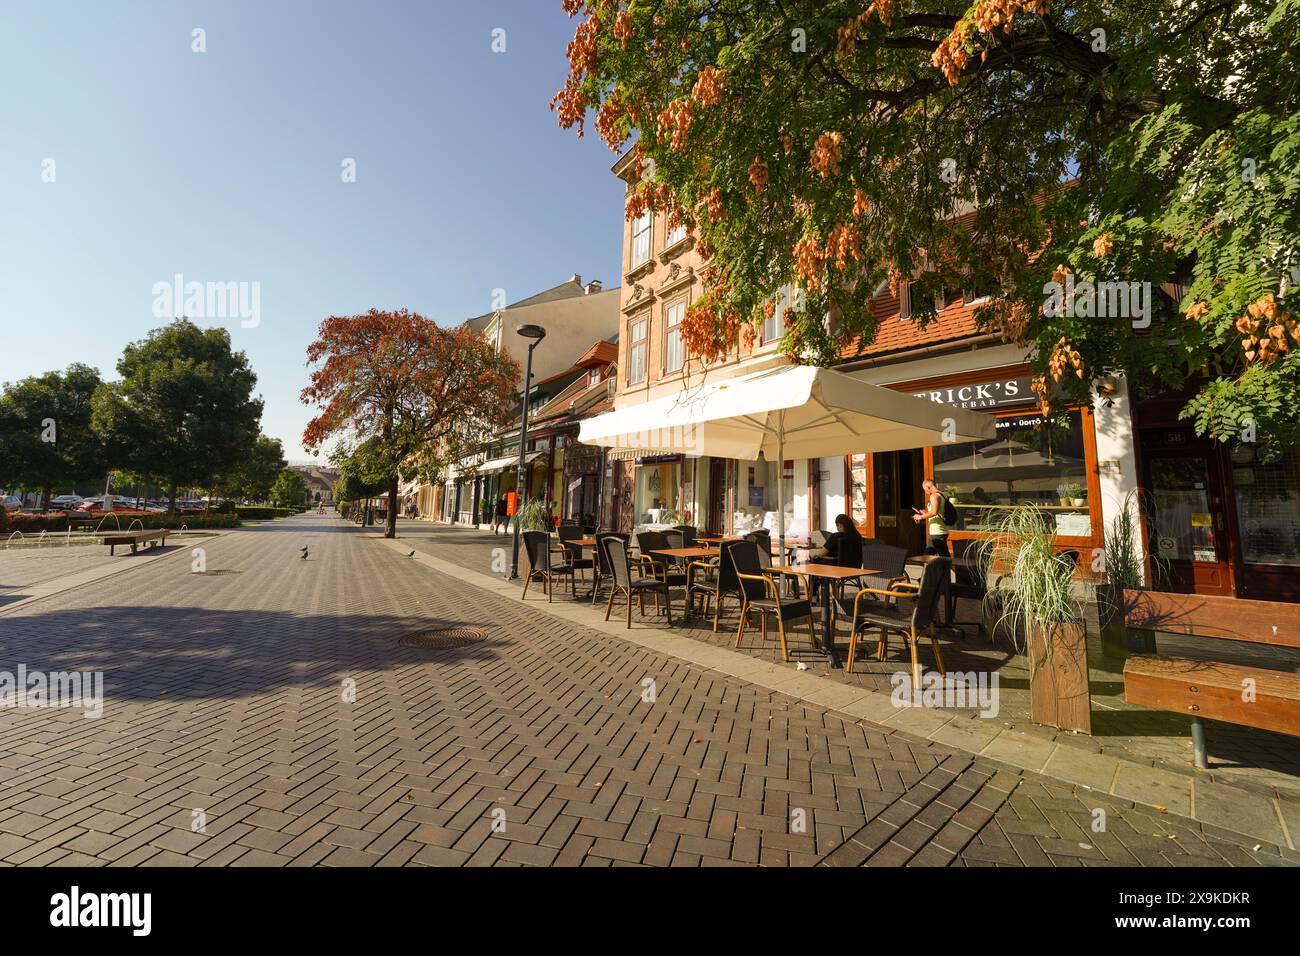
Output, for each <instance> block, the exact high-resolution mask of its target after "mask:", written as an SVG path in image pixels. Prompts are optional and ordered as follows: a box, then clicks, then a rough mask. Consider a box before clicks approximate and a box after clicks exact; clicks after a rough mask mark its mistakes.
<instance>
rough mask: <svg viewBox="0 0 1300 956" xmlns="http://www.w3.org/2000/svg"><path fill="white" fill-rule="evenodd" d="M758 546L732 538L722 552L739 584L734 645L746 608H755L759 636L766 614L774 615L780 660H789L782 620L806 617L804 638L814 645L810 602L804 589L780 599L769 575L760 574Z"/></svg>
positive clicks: (740, 636) (741, 631) (742, 631)
mask: <svg viewBox="0 0 1300 956" xmlns="http://www.w3.org/2000/svg"><path fill="white" fill-rule="evenodd" d="M761 553H762V547H761V546H760V545H758V544H756V543H754V542H753V541H735V542H732V543H731V547H729V548H727V550H726V552H725V554H726V557H727V558H728V559H730V562H731V564H732V566H733V567H734V568H735V572H736V578H737V579H738V582H739V585H740V600H741V605H740V623H739V625H738V626H737V627H736V646H737V647H740V645H741V642H742V641H743V640H744V639H745V622H746V620H748V618H749V612H750V611H758V613H759V626H760V628H761V629H762V635H763V637H764V638H765V639H766V637H767V616H768V615H769V614H771V615H772V616H773V617H775V618H776V627H777V632H778V633H779V634H780V637H781V660H783V661H788V660H789V659H790V647H789V645H788V644H787V643H786V635H785V623H786V621H797V620H799V619H800V618H807V620H808V637H809V639H810V640H811V641H812V644H813V646H814V647H816V646H817V635H816V633H815V632H814V630H813V619H812V601H810V600H809V598H808V594H807V592H806V591H805V593H804V596H803V597H802V598H799V599H796V600H792V601H783V600H782V599H781V589H780V588H779V587H778V586H777V583H776V582H775V581H773V580H772V578H771V577H769V576H768V575H766V574H764V573H763V567H762V563H761V561H760V557H759V556H760V554H761Z"/></svg>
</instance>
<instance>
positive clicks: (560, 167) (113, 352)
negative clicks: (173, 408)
mask: <svg viewBox="0 0 1300 956" xmlns="http://www.w3.org/2000/svg"><path fill="white" fill-rule="evenodd" d="M574 25H575V22H574V21H572V20H570V19H569V18H568V17H566V16H565V15H564V13H563V12H562V11H561V9H560V2H559V0H471V2H463V0H462V2H455V3H453V2H447V0H423V2H419V0H376V2H369V3H357V2H355V0H349V2H337V0H319V2H306V0H274V2H269V0H224V2H207V3H205V2H172V0H168V2H162V0H132V2H130V3H112V4H109V3H103V2H102V0H94V2H90V0H83V2H70V3H18V2H15V0H6V2H0V83H2V84H3V86H2V88H3V89H4V90H5V109H4V127H5V129H4V148H3V149H0V226H2V228H0V263H2V265H0V320H2V328H3V333H2V334H0V381H14V380H16V379H19V378H22V377H24V376H26V375H32V374H36V373H40V372H43V371H47V370H48V369H51V368H63V367H65V366H66V365H67V364H69V363H70V362H73V361H84V362H87V363H89V364H91V365H95V366H97V367H98V368H99V369H100V372H101V374H103V375H105V377H107V378H114V377H116V372H115V369H114V366H115V363H116V361H117V358H118V357H119V356H120V354H121V351H122V347H123V346H124V345H125V344H126V343H127V342H129V341H132V340H135V339H139V338H142V337H143V336H144V335H145V334H146V333H147V332H148V331H149V330H150V329H151V328H155V327H157V326H158V325H160V324H162V320H160V319H157V318H155V316H154V314H153V306H154V298H155V293H154V290H153V287H154V284H155V283H158V282H168V283H170V282H171V281H172V279H173V276H174V275H175V274H177V273H180V274H181V275H183V276H184V278H185V280H186V281H199V282H209V281H211V282H244V283H250V284H251V283H253V282H256V283H259V284H260V285H259V288H260V322H259V324H258V325H257V326H256V327H254V328H243V327H241V322H240V320H239V319H238V318H237V317H231V318H226V319H219V318H206V319H203V320H199V321H200V324H203V325H222V326H224V327H226V328H228V329H229V330H230V332H231V335H232V338H233V341H234V344H235V347H236V348H239V349H243V350H244V351H246V352H247V353H248V357H249V359H250V361H251V363H252V366H253V368H254V370H255V371H256V372H257V375H258V379H259V381H258V390H259V392H260V393H261V395H262V397H263V398H264V399H265V401H266V414H265V416H264V419H263V429H264V430H265V431H266V432H267V433H268V434H271V435H274V436H275V437H277V438H280V439H281V440H282V441H284V443H285V450H286V453H287V454H288V455H289V457H290V458H291V459H299V458H303V457H304V455H303V452H302V450H301V447H300V445H299V439H300V437H301V434H302V428H303V425H304V424H305V423H306V421H307V419H308V417H309V413H308V410H307V409H306V408H305V407H304V406H303V405H301V404H300V403H299V401H298V392H299V390H300V389H301V388H302V386H303V385H304V384H305V382H306V376H307V371H306V368H305V366H304V352H305V350H306V347H307V344H308V342H309V341H310V340H311V339H312V337H313V333H314V331H315V329H316V326H317V324H318V323H319V322H320V320H321V319H322V318H324V317H325V316H328V315H350V314H354V313H357V312H364V311H365V310H367V309H369V308H371V307H377V308H400V307H403V306H404V307H407V308H410V309H413V310H415V311H418V312H421V313H423V314H424V315H427V316H429V317H430V318H433V319H436V320H437V321H439V322H441V323H444V324H450V323H455V322H458V321H460V320H462V319H464V318H466V317H468V316H471V315H477V314H480V313H483V312H486V311H488V310H489V308H490V306H491V297H492V294H493V290H494V289H497V288H501V289H504V290H505V293H506V297H507V299H508V300H510V301H514V300H515V299H519V298H523V297H524V296H527V295H531V294H532V293H534V292H537V291H540V290H541V289H544V288H548V287H550V286H552V285H556V284H558V283H559V282H562V281H564V280H565V279H567V278H568V277H569V276H570V275H572V274H573V273H575V272H577V273H580V274H581V275H582V276H583V280H584V281H587V280H588V279H592V278H597V279H601V280H602V281H603V282H604V284H605V287H606V288H610V287H612V286H614V285H617V283H618V269H619V265H620V238H621V234H622V233H621V229H622V188H621V185H622V184H621V183H620V182H619V180H618V179H617V178H616V177H615V176H614V175H613V174H612V173H610V171H609V168H610V166H611V165H612V163H613V161H614V159H615V157H614V156H613V154H611V153H610V152H609V150H608V149H606V148H605V147H604V146H603V145H602V144H601V143H600V141H599V139H598V138H597V137H596V136H595V134H594V131H591V132H589V133H588V135H587V136H586V137H584V138H583V139H578V138H577V137H576V136H575V135H574V133H573V132H572V131H564V130H561V129H559V128H558V126H557V125H556V122H555V115H554V114H553V113H551V112H550V110H549V109H548V108H547V104H548V102H549V100H550V97H551V95H552V93H554V91H555V90H556V89H558V88H559V86H560V85H561V83H562V81H563V79H564V76H565V70H566V62H565V58H564V48H565V45H566V43H567V42H568V40H569V38H570V37H571V36H572V32H573V27H574ZM196 28H201V29H203V30H204V31H205V33H206V46H207V51H206V52H204V53H195V52H192V50H191V46H192V42H193V41H192V31H193V30H194V29H196ZM498 28H499V29H502V30H504V31H505V45H506V51H505V52H504V53H494V52H493V50H492V43H493V31H494V30H496V29H498ZM348 158H351V159H354V160H355V162H356V182H354V183H344V182H343V181H342V175H341V174H342V171H343V166H342V164H343V162H344V160H345V159H348ZM49 159H52V160H54V166H53V173H54V182H52V183H51V182H43V181H42V177H43V174H44V175H46V176H48V170H49V166H48V165H46V163H45V161H46V160H49Z"/></svg>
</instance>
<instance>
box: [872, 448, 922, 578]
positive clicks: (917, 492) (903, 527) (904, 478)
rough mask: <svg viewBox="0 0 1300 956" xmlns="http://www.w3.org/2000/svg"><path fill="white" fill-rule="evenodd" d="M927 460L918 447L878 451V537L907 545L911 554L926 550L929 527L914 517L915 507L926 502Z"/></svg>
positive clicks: (876, 469) (875, 488)
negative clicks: (925, 465)
mask: <svg viewBox="0 0 1300 956" xmlns="http://www.w3.org/2000/svg"><path fill="white" fill-rule="evenodd" d="M924 462H925V459H924V457H923V456H922V453H921V450H920V449H919V448H915V449H911V450H909V451H897V452H895V451H889V452H877V453H876V455H875V460H874V464H873V466H872V472H873V477H874V488H873V493H874V496H875V497H874V502H875V513H876V537H877V538H878V539H879V540H881V541H884V542H886V543H888V544H892V545H896V546H897V547H900V548H906V549H907V551H908V553H909V554H920V553H921V552H922V551H924V550H925V541H926V537H925V526H924V525H923V524H917V523H916V522H914V521H913V520H912V514H913V511H912V509H913V508H918V507H920V506H921V504H922V493H921V479H922V477H923V471H924Z"/></svg>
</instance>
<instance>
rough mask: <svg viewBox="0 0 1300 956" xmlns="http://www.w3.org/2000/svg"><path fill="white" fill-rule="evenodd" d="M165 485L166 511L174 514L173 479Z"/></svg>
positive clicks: (174, 487)
mask: <svg viewBox="0 0 1300 956" xmlns="http://www.w3.org/2000/svg"><path fill="white" fill-rule="evenodd" d="M167 487H168V490H167V513H168V514H169V515H173V516H174V515H175V514H176V482H174V481H173V482H172V483H171V484H170V485H168V486H167Z"/></svg>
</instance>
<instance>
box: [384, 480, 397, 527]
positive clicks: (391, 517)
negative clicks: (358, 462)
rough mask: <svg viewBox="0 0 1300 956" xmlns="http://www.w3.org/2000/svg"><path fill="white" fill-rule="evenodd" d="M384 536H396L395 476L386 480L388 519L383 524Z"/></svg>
mask: <svg viewBox="0 0 1300 956" xmlns="http://www.w3.org/2000/svg"><path fill="white" fill-rule="evenodd" d="M384 537H385V538H396V537H397V478H396V477H394V478H393V479H392V480H391V481H389V482H388V521H387V522H385V524H384Z"/></svg>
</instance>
